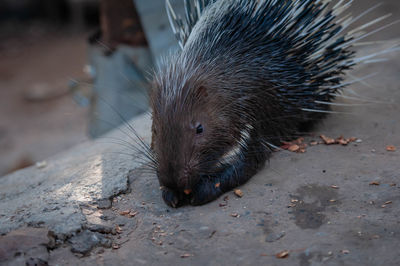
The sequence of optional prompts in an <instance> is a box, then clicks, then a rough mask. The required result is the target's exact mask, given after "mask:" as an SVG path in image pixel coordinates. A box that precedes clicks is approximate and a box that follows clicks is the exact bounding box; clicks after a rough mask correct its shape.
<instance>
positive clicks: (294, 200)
mask: <svg viewBox="0 0 400 266" xmlns="http://www.w3.org/2000/svg"><path fill="white" fill-rule="evenodd" d="M290 202H291V203H296V202H299V200H298V199H291V200H290Z"/></svg>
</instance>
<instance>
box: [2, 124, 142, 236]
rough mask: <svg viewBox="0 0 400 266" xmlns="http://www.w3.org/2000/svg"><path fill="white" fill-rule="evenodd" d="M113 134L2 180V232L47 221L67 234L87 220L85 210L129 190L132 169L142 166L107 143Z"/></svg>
mask: <svg viewBox="0 0 400 266" xmlns="http://www.w3.org/2000/svg"><path fill="white" fill-rule="evenodd" d="M121 130H126V129H121ZM114 135H115V134H114ZM117 135H118V133H117ZM113 138H114V136H113V135H109V136H107V137H105V138H104V139H100V140H99V141H98V142H88V143H85V144H83V145H81V146H79V147H76V148H75V149H73V150H71V151H68V152H65V153H63V154H60V155H59V156H56V157H54V158H52V159H50V160H48V161H47V163H46V167H44V168H38V167H31V168H27V169H24V170H21V171H18V172H16V173H14V174H11V175H9V176H6V177H4V178H1V179H0V233H1V234H4V233H7V232H9V231H11V230H13V229H16V228H18V227H20V226H22V225H32V226H43V225H45V226H46V227H47V228H49V229H50V230H52V231H54V233H55V234H56V235H58V236H59V238H65V237H68V236H69V235H71V234H73V233H74V232H77V231H78V230H80V229H81V228H82V225H83V224H85V223H86V220H87V218H86V217H85V214H83V213H82V210H81V208H83V207H85V206H89V205H90V204H95V203H96V202H97V201H99V202H101V201H104V200H108V199H110V198H112V197H113V196H116V195H119V194H120V193H123V192H126V191H127V189H128V172H129V170H130V169H132V168H135V165H137V164H135V163H134V162H133V160H132V159H130V158H129V157H128V156H125V157H124V158H123V156H122V154H121V152H120V149H119V148H118V146H117V147H116V145H110V144H104V142H108V143H110V142H113V141H114V140H113ZM117 138H118V137H117ZM100 205H101V206H100V207H104V206H103V204H100Z"/></svg>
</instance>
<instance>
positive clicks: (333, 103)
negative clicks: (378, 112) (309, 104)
mask: <svg viewBox="0 0 400 266" xmlns="http://www.w3.org/2000/svg"><path fill="white" fill-rule="evenodd" d="M314 102H315V103H318V104H325V105H332V106H348V107H353V106H366V105H371V104H372V103H335V102H323V101H314Z"/></svg>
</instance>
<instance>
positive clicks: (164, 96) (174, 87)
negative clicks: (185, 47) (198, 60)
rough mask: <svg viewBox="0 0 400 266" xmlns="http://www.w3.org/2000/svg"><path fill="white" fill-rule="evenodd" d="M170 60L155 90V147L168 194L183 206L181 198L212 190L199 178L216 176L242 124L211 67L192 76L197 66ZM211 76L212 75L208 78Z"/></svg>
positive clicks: (171, 202) (170, 200)
mask: <svg viewBox="0 0 400 266" xmlns="http://www.w3.org/2000/svg"><path fill="white" fill-rule="evenodd" d="M180 56H184V55H180ZM169 64H170V65H169V66H168V67H166V68H165V69H164V70H161V71H160V72H159V74H158V76H157V78H156V80H155V82H154V84H153V90H152V93H151V105H152V109H153V115H152V116H153V125H152V149H153V152H154V154H155V156H156V160H157V176H158V179H159V182H160V187H161V190H162V194H163V199H164V201H165V202H166V203H167V204H168V205H170V206H172V207H177V205H178V202H179V203H181V202H183V201H185V200H186V201H192V203H194V202H195V201H193V198H195V197H196V196H198V194H204V195H207V194H208V193H210V192H209V191H202V189H204V187H201V186H199V183H201V182H204V180H202V179H210V181H212V176H213V175H216V174H217V172H218V170H219V167H220V164H219V163H220V159H221V157H223V155H224V154H226V153H227V152H228V151H229V149H230V148H231V147H232V146H233V145H234V144H235V139H236V136H238V134H239V132H240V129H239V128H238V120H237V118H235V117H234V116H233V115H232V114H229V112H227V111H226V109H229V105H230V103H229V102H228V101H227V97H226V95H219V94H218V92H217V91H216V90H213V89H212V88H214V87H215V86H218V84H215V83H216V82H213V78H212V75H210V73H208V72H209V71H210V70H207V69H201V68H199V67H195V69H193V72H192V75H191V76H189V77H188V76H187V74H188V73H189V72H190V69H189V68H190V67H191V66H188V65H186V64H183V63H182V62H181V61H180V60H179V58H177V59H176V61H173V60H172V61H170V62H169ZM171 64H174V65H171ZM205 75H206V76H207V80H205V79H202V77H203V76H205ZM187 77H188V78H187Z"/></svg>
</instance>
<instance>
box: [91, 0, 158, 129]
mask: <svg viewBox="0 0 400 266" xmlns="http://www.w3.org/2000/svg"><path fill="white" fill-rule="evenodd" d="M100 18H101V19H100V20H101V34H100V35H101V36H99V37H100V38H99V40H96V39H95V40H93V38H92V42H91V44H90V48H89V62H90V69H91V71H90V73H91V74H92V77H93V80H94V86H93V91H92V95H91V107H90V110H91V111H90V119H89V134H90V136H92V137H98V136H100V135H103V134H104V133H106V132H107V131H109V130H111V129H113V128H115V127H117V126H118V125H119V124H121V123H123V122H125V121H126V120H129V119H130V118H132V117H134V116H136V115H138V114H141V113H143V112H145V111H146V110H147V108H148V101H147V89H148V81H147V79H146V77H145V75H146V74H144V73H147V72H148V71H149V70H150V69H151V67H152V65H153V64H152V55H151V52H150V49H149V47H148V43H147V40H146V37H145V34H144V31H143V29H142V25H141V21H140V18H139V15H138V12H137V11H136V8H135V5H134V3H133V1H132V0H119V1H114V0H102V1H101V3H100ZM124 120H125V121H124Z"/></svg>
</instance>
